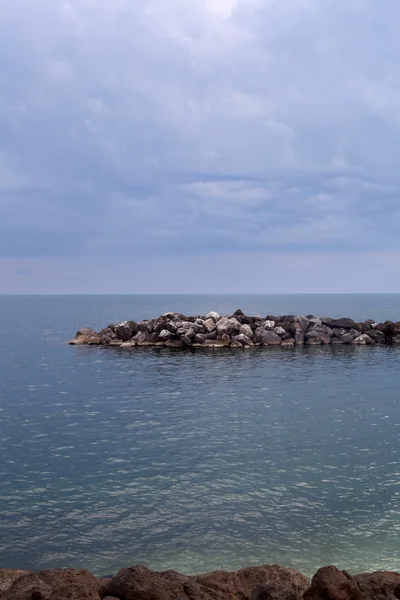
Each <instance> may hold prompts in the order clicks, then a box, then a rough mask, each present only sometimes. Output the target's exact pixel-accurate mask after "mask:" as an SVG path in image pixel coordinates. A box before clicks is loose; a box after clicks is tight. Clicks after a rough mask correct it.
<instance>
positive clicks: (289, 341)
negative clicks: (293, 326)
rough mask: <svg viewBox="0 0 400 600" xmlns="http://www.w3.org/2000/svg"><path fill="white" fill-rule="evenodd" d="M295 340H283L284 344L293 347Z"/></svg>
mask: <svg viewBox="0 0 400 600" xmlns="http://www.w3.org/2000/svg"><path fill="white" fill-rule="evenodd" d="M294 344H295V340H294V338H287V339H286V340H282V346H287V347H291V346H294Z"/></svg>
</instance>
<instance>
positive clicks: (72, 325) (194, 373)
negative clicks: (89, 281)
mask: <svg viewBox="0 0 400 600" xmlns="http://www.w3.org/2000/svg"><path fill="white" fill-rule="evenodd" d="M239 307H240V308H242V309H243V310H244V311H245V312H248V313H250V314H262V315H266V314H268V313H272V314H274V313H279V314H290V313H295V314H307V313H310V312H312V313H314V314H317V315H322V316H351V317H354V318H357V319H365V318H369V317H371V318H375V319H378V320H385V319H396V320H399V319H400V296H396V295H391V296H384V295H382V296H379V295H376V296H374V295H371V296H304V295H302V296H214V297H211V296H208V297H207V296H108V297H107V296H93V297H90V296H83V297H79V296H75V297H74V296H69V297H67V296H64V297H63V296H59V297H50V296H47V297H0V319H1V330H2V331H1V336H0V566H2V567H19V568H32V569H39V568H48V567H57V566H85V567H88V568H89V569H91V570H93V572H95V573H97V574H101V573H108V572H115V571H116V570H117V569H118V568H120V567H122V566H127V565H131V564H134V563H138V562H145V563H147V564H149V565H150V566H151V567H153V568H157V569H164V568H175V569H178V570H181V571H185V572H201V571H206V570H212V569H215V568H226V569H236V568H238V567H241V566H245V565H249V564H263V563H275V562H277V563H282V564H284V565H286V566H293V567H297V568H299V569H301V570H302V571H304V572H306V573H312V572H314V571H315V570H316V569H317V568H318V567H319V566H321V565H323V564H329V563H335V564H336V565H338V566H339V567H342V568H346V569H348V570H350V571H353V572H356V571H362V570H369V569H373V568H389V569H397V570H398V569H400V552H399V550H398V548H399V544H398V542H399V534H400V463H399V458H400V455H399V450H400V444H399V434H400V411H399V405H400V402H399V394H400V348H390V347H384V348H378V347H373V348H370V347H367V348H365V347H361V348H357V347H337V346H335V347H324V348H318V347H312V348H306V349H304V348H303V349H302V348H297V349H295V350H293V349H285V350H284V349H279V348H278V349H274V348H270V349H264V350H255V351H242V352H238V351H236V352H230V351H229V350H228V351H218V352H215V351H214V352H213V351H209V352H204V351H203V352H202V351H200V352H193V353H191V352H186V353H182V352H174V351H169V350H163V349H157V350H154V349H141V350H136V351H135V350H134V351H121V350H115V349H108V350H107V349H101V348H79V347H71V346H67V345H65V341H66V340H68V339H69V338H71V337H73V335H74V334H75V331H76V330H77V329H78V328H79V327H81V326H83V325H89V326H93V327H94V328H98V329H100V328H101V327H102V326H104V325H106V324H108V323H109V322H116V321H120V320H123V319H126V318H134V319H137V320H138V319H141V318H148V317H149V318H150V317H153V316H156V315H158V314H160V313H162V312H164V311H167V310H178V311H182V312H185V313H187V314H199V313H204V312H208V311H209V310H212V309H213V310H218V311H220V312H221V313H229V312H232V311H234V310H235V309H237V308H239Z"/></svg>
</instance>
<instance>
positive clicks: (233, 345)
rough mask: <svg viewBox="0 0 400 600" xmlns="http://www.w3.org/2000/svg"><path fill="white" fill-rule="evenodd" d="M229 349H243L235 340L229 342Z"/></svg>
mask: <svg viewBox="0 0 400 600" xmlns="http://www.w3.org/2000/svg"><path fill="white" fill-rule="evenodd" d="M229 347H230V348H243V345H242V344H241V343H240V342H238V341H237V340H235V341H234V342H231V343H230V345H229Z"/></svg>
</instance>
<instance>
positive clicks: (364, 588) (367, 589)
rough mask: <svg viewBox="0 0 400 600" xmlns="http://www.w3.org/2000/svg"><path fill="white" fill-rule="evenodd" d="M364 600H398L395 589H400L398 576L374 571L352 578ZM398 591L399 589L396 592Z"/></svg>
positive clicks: (397, 574)
mask: <svg viewBox="0 0 400 600" xmlns="http://www.w3.org/2000/svg"><path fill="white" fill-rule="evenodd" d="M354 581H355V582H356V583H357V585H358V587H359V588H360V590H361V593H362V597H363V599H364V600H384V599H385V598H390V599H392V598H393V597H394V598H396V597H397V598H399V597H400V595H398V596H396V593H395V592H396V588H400V574H399V573H395V572H393V571H375V572H374V573H361V574H360V575H355V576H354ZM398 591H400V589H399V590H398Z"/></svg>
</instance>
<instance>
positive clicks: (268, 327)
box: [264, 319, 275, 331]
mask: <svg viewBox="0 0 400 600" xmlns="http://www.w3.org/2000/svg"><path fill="white" fill-rule="evenodd" d="M274 327H275V321H270V320H269V319H267V320H266V321H265V323H264V329H266V330H267V331H273V329H274Z"/></svg>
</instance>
